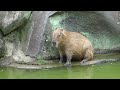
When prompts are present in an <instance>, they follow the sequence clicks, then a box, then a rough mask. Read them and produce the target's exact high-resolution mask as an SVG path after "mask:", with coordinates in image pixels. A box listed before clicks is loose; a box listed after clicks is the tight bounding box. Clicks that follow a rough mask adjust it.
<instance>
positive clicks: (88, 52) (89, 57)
mask: <svg viewBox="0 0 120 90" xmlns="http://www.w3.org/2000/svg"><path fill="white" fill-rule="evenodd" d="M93 54H94V52H93V50H92V49H90V48H88V49H87V50H86V52H85V56H84V59H87V60H92V59H93Z"/></svg>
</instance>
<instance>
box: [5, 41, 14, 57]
mask: <svg viewBox="0 0 120 90" xmlns="http://www.w3.org/2000/svg"><path fill="white" fill-rule="evenodd" d="M5 47H6V57H8V56H12V53H13V49H14V44H13V43H10V42H8V41H6V42H5Z"/></svg>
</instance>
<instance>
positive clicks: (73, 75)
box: [0, 62, 120, 79]
mask: <svg viewBox="0 0 120 90" xmlns="http://www.w3.org/2000/svg"><path fill="white" fill-rule="evenodd" d="M0 79H120V62H114V63H105V64H100V65H95V66H93V65H89V66H72V67H58V68H51V69H42V70H27V69H16V68H3V67H0Z"/></svg>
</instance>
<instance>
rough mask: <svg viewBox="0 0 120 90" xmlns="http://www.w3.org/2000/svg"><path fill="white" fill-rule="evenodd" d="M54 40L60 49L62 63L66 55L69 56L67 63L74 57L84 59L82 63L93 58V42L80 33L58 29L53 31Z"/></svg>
mask: <svg viewBox="0 0 120 90" xmlns="http://www.w3.org/2000/svg"><path fill="white" fill-rule="evenodd" d="M52 42H53V44H54V45H55V46H56V47H57V48H58V49H59V53H60V63H61V62H62V61H63V56H64V55H65V56H66V58H67V62H66V64H65V65H69V64H71V59H72V58H73V57H76V58H78V59H79V60H82V62H81V63H84V62H86V61H88V60H92V59H93V54H94V49H93V47H92V44H91V42H90V41H89V40H88V39H87V38H86V37H85V36H83V35H82V34H80V33H77V32H70V31H66V30H63V29H56V30H54V31H53V33H52Z"/></svg>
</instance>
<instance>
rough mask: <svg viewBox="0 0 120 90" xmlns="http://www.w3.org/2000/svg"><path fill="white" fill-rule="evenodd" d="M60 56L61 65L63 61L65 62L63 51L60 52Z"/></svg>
mask: <svg viewBox="0 0 120 90" xmlns="http://www.w3.org/2000/svg"><path fill="white" fill-rule="evenodd" d="M59 54H60V61H59V63H60V64H61V63H62V61H63V54H62V52H61V51H59Z"/></svg>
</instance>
